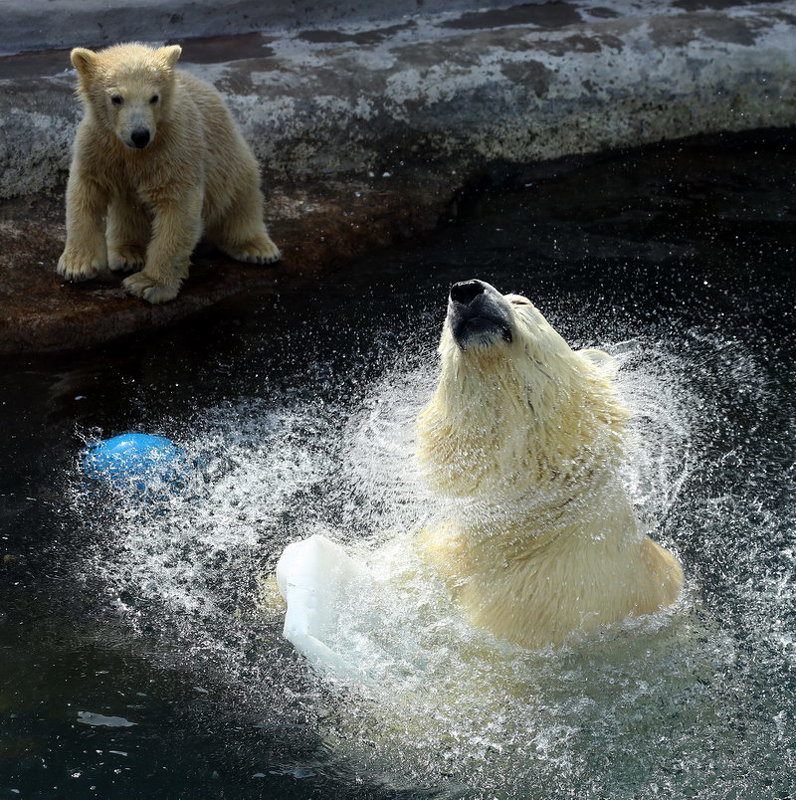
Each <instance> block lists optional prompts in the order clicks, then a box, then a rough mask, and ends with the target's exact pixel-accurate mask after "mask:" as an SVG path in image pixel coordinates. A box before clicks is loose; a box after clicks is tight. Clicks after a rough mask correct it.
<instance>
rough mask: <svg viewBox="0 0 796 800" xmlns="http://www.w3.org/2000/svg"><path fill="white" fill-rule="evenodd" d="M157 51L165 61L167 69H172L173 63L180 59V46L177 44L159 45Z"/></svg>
mask: <svg viewBox="0 0 796 800" xmlns="http://www.w3.org/2000/svg"><path fill="white" fill-rule="evenodd" d="M158 52H159V53H160V55H161V56H162V57H163V60H164V61H165V62H166V66H167V67H168V68H169V69H174V65H175V64H176V63H177V62H178V61H179V60H180V55H181V54H182V48H181V47H180V46H179V45H178V44H173V45H170V46H169V47H161V48H160V50H159V51H158Z"/></svg>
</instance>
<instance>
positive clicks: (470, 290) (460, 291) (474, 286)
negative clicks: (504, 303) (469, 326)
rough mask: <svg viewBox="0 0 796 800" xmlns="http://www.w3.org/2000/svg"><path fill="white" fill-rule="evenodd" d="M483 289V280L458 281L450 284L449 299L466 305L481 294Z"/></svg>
mask: <svg viewBox="0 0 796 800" xmlns="http://www.w3.org/2000/svg"><path fill="white" fill-rule="evenodd" d="M484 289H486V285H485V284H484V282H483V281H479V280H472V281H460V282H459V283H454V284H453V286H451V300H453V302H454V303H461V304H462V305H464V306H466V305H469V304H470V303H472V302H473V300H475V298H476V297H478V295H479V294H483V293H484Z"/></svg>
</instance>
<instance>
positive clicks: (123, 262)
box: [108, 244, 146, 272]
mask: <svg viewBox="0 0 796 800" xmlns="http://www.w3.org/2000/svg"><path fill="white" fill-rule="evenodd" d="M144 264H146V248H145V247H139V246H138V245H134V244H131V245H120V246H119V247H110V248H108V266H109V267H110V268H111V269H112V270H113V271H114V272H133V271H134V270H137V269H143V267H144Z"/></svg>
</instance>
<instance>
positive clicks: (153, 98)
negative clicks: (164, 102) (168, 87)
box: [149, 94, 160, 106]
mask: <svg viewBox="0 0 796 800" xmlns="http://www.w3.org/2000/svg"><path fill="white" fill-rule="evenodd" d="M158 100H160V96H159V95H156V94H153V95H152V97H150V98H149V102H150V103H151V104H152V105H153V106H154V105H155V103H157V101H158Z"/></svg>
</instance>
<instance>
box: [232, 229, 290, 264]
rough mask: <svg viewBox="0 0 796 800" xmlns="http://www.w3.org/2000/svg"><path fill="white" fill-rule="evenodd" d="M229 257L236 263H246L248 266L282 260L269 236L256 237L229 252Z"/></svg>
mask: <svg viewBox="0 0 796 800" xmlns="http://www.w3.org/2000/svg"><path fill="white" fill-rule="evenodd" d="M229 255H231V256H232V258H234V259H235V260H236V261H246V262H248V263H250V264H273V263H274V262H275V261H279V259H280V258H282V253H281V252H280V250H279V248H278V247H277V246H276V245H275V244H274V243H273V241H271V238H270V237H269V236H258V237H257V238H255V239H252V240H251V241H248V242H246V243H245V244H242V245H240V246H239V247H236V248H235V249H234V250H230V251H229Z"/></svg>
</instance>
